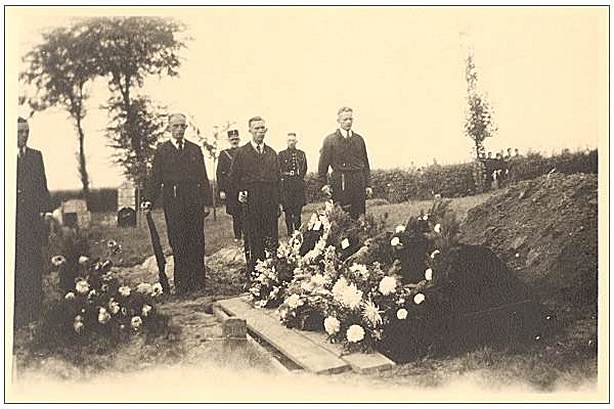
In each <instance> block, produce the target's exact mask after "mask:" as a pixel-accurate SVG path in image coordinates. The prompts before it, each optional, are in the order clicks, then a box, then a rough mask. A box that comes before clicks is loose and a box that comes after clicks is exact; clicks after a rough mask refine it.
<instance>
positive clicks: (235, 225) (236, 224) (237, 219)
mask: <svg viewBox="0 0 614 409" xmlns="http://www.w3.org/2000/svg"><path fill="white" fill-rule="evenodd" d="M232 232H233V233H234V236H235V239H240V238H241V233H242V232H243V229H242V222H241V214H237V215H233V216H232Z"/></svg>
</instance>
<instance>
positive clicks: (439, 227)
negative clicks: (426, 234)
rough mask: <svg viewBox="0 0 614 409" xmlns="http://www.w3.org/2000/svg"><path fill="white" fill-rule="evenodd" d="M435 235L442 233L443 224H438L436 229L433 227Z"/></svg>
mask: <svg viewBox="0 0 614 409" xmlns="http://www.w3.org/2000/svg"><path fill="white" fill-rule="evenodd" d="M433 230H434V231H435V233H441V224H439V223H437V224H436V225H435V227H433Z"/></svg>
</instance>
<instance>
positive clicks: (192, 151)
mask: <svg viewBox="0 0 614 409" xmlns="http://www.w3.org/2000/svg"><path fill="white" fill-rule="evenodd" d="M160 192H162V193H163V198H164V199H171V198H173V197H174V198H176V197H181V198H182V200H183V201H184V203H186V204H189V205H200V206H211V205H212V203H213V195H212V192H211V185H210V184H209V179H208V177H207V169H206V168H205V160H204V157H203V152H202V150H201V148H200V146H198V145H196V144H195V143H193V142H190V141H188V140H186V139H184V147H183V150H182V151H181V152H179V151H178V150H177V148H175V145H173V143H172V142H171V141H166V142H163V143H162V144H160V145H159V146H158V149H157V150H156V153H155V155H154V159H153V167H152V170H151V175H150V177H149V181H148V183H147V185H146V187H145V194H144V200H148V201H151V202H152V203H153V202H155V201H156V200H157V199H158V197H159V196H160ZM178 192H179V193H178ZM167 202H170V200H165V206H166V205H167Z"/></svg>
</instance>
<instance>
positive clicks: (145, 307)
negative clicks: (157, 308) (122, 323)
mask: <svg viewBox="0 0 614 409" xmlns="http://www.w3.org/2000/svg"><path fill="white" fill-rule="evenodd" d="M152 309H153V307H152V306H151V305H148V304H145V305H143V308H141V315H142V316H143V317H146V316H148V315H149V312H150V311H151V310H152Z"/></svg>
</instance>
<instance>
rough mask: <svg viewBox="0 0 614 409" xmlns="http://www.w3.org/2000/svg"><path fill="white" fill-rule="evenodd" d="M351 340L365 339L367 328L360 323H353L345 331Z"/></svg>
mask: <svg viewBox="0 0 614 409" xmlns="http://www.w3.org/2000/svg"><path fill="white" fill-rule="evenodd" d="M345 337H346V338H347V340H348V341H349V342H354V343H355V342H360V341H362V340H363V339H365V330H364V329H363V328H362V327H361V326H360V325H356V324H354V325H351V326H350V328H348V330H347V331H346V333H345Z"/></svg>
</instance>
